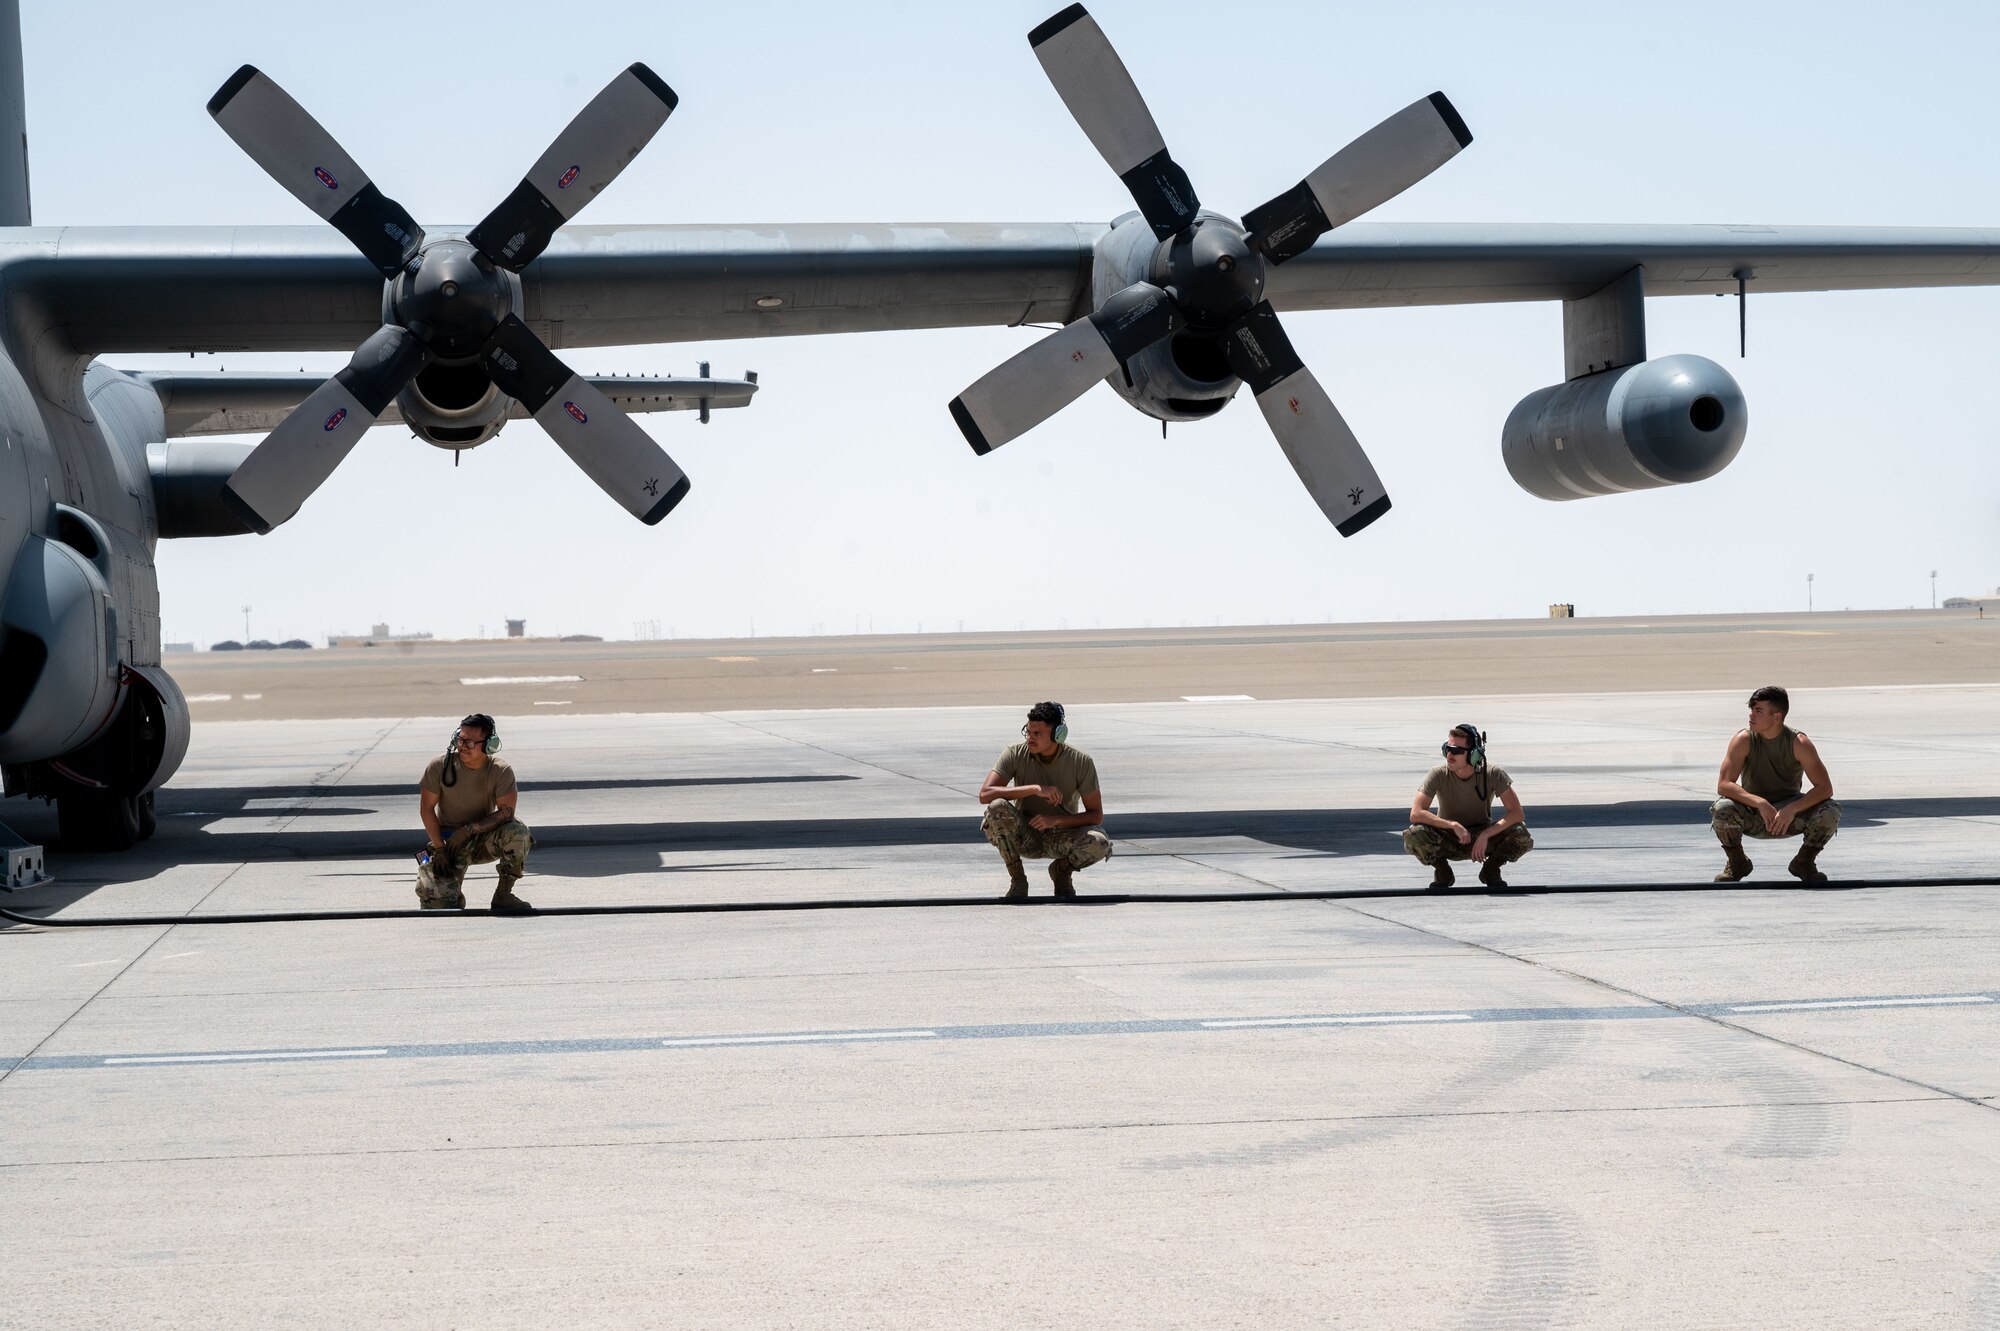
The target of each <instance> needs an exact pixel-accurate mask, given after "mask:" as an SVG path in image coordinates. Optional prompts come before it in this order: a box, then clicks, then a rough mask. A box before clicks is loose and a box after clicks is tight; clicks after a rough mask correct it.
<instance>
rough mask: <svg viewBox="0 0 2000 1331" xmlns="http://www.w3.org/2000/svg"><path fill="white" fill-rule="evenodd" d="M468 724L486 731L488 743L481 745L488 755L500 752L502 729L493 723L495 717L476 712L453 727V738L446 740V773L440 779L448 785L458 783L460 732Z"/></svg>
mask: <svg viewBox="0 0 2000 1331" xmlns="http://www.w3.org/2000/svg"><path fill="white" fill-rule="evenodd" d="M467 726H478V727H479V728H480V729H481V730H483V731H485V732H486V743H484V744H483V745H481V746H480V747H481V748H482V749H484V750H485V751H486V754H487V756H488V757H491V756H492V755H493V754H496V753H498V752H500V730H499V728H498V727H497V726H495V725H494V724H493V718H492V717H490V716H488V715H487V714H486V713H484V712H474V713H473V714H472V715H471V716H468V717H466V718H465V719H464V720H463V721H460V722H459V723H458V724H457V725H455V726H453V727H452V728H451V738H450V739H447V740H446V741H445V742H444V773H443V775H442V776H440V777H439V778H438V779H439V780H440V781H442V782H444V784H445V785H447V786H455V785H457V784H458V732H459V731H461V730H463V729H465V728H466V727H467Z"/></svg>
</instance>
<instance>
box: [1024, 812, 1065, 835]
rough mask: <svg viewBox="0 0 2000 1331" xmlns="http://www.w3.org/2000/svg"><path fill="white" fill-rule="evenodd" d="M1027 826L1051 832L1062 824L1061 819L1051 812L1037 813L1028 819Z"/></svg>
mask: <svg viewBox="0 0 2000 1331" xmlns="http://www.w3.org/2000/svg"><path fill="white" fill-rule="evenodd" d="M1028 826H1030V827H1032V828H1034V829H1035V830H1036V831H1037V832H1052V831H1054V830H1055V829H1056V828H1058V827H1061V826H1062V819H1060V818H1058V817H1057V816H1056V815H1055V814H1052V813H1038V814H1036V815H1035V816H1034V817H1033V818H1030V819H1029V820H1028Z"/></svg>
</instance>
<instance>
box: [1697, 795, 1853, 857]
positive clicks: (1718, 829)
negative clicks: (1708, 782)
mask: <svg viewBox="0 0 2000 1331" xmlns="http://www.w3.org/2000/svg"><path fill="white" fill-rule="evenodd" d="M1778 807H1779V808H1781V809H1782V808H1784V807H1785V806H1784V805H1782V804H1780V805H1779V806H1778ZM1708 820H1709V826H1710V827H1713V828H1714V829H1715V839H1716V840H1717V841H1720V842H1722V843H1723V844H1724V845H1727V844H1728V843H1729V842H1731V841H1737V840H1741V839H1742V838H1744V837H1755V838H1756V839H1757V840H1759V841H1768V840H1769V839H1770V838H1771V834H1770V833H1769V832H1766V831H1765V830H1764V819H1763V817H1762V816H1761V815H1760V814H1759V813H1758V812H1757V811H1756V810H1755V809H1753V808H1751V807H1750V806H1749V805H1747V804H1738V803H1737V802H1736V801H1735V800H1717V801H1716V802H1715V803H1713V804H1711V805H1709V806H1708ZM1839 828H1840V806H1839V805H1838V804H1835V803H1834V802H1833V801H1832V800H1827V801H1826V802H1825V803H1823V804H1815V805H1813V807H1812V808H1810V809H1808V810H1806V812H1805V814H1804V816H1803V817H1799V818H1794V819H1792V825H1791V827H1789V828H1788V829H1786V831H1785V835H1786V836H1788V837H1790V836H1799V835H1801V834H1803V835H1804V836H1805V839H1806V844H1807V845H1808V846H1824V845H1825V844H1826V843H1827V842H1829V841H1831V840H1833V834H1834V833H1835V832H1836V831H1838V830H1839Z"/></svg>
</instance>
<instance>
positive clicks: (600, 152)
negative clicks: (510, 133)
mask: <svg viewBox="0 0 2000 1331" xmlns="http://www.w3.org/2000/svg"><path fill="white" fill-rule="evenodd" d="M679 104H680V98H679V97H677V96H675V95H674V90H673V89H672V88H669V87H668V86H667V85H666V84H665V83H664V82H662V81H661V79H660V76H659V75H658V74H655V73H654V72H653V71H652V70H650V69H648V68H646V67H645V66H644V65H633V66H632V67H631V68H630V69H627V70H626V71H625V72H624V73H622V74H620V75H619V76H618V77H617V78H615V79H613V80H611V82H610V83H608V84H606V85H605V88H604V91H603V92H600V93H598V94H597V96H595V97H593V98H592V99H591V101H590V105H588V106H586V107H584V108H583V110H581V111H579V112H577V113H576V119H574V120H572V121H570V122H569V125H568V127H567V128H566V129H564V130H563V132H562V133H560V134H558V135H556V141H555V142H554V143H552V144H550V145H549V150H548V151H547V152H545V153H543V154H542V156H541V160H539V161H537V162H536V163H535V164H534V166H532V167H530V168H529V170H528V174H527V175H525V176H523V177H522V178H521V183H520V184H519V185H516V186H515V187H514V192H513V193H512V194H509V195H508V196H507V197H506V198H505V199H504V200H502V201H501V203H500V206H499V207H497V208H495V209H494V210H493V211H492V212H490V213H488V214H487V215H486V220H484V221H483V222H481V223H480V224H479V225H478V226H476V227H474V228H472V233H471V234H470V235H468V236H467V237H466V239H467V240H469V241H471V242H472V244H473V246H474V247H475V248H477V249H478V251H479V252H480V253H481V254H484V255H485V256H486V257H487V258H489V259H491V260H492V261H493V262H494V263H496V264H499V265H500V266H501V267H502V268H505V269H508V270H510V271H512V272H516V273H518V272H520V271H521V270H522V269H523V268H526V267H527V266H528V265H529V264H531V263H533V262H534V261H535V259H536V258H537V256H539V255H540V254H541V252H542V251H543V250H545V249H547V248H548V244H549V239H550V237H552V236H554V235H555V233H556V228H557V227H560V226H561V225H562V224H563V223H564V222H567V221H569V219H570V218H572V217H575V216H576V215H577V214H578V213H579V212H581V211H582V210H583V205H585V204H586V203H589V202H590V201H591V200H592V199H594V198H596V197H597V195H598V192H599V191H600V190H602V189H603V188H604V187H605V186H606V185H609V184H610V183H611V182H612V181H614V180H616V179H617V178H618V173H619V172H620V171H623V170H624V169H625V164H626V163H628V162H630V161H631V160H632V159H633V158H634V157H637V156H638V155H639V151H640V149H642V148H644V147H645V146H646V145H647V144H648V143H649V142H651V141H652V138H653V135H655V134H657V133H659V131H660V126H662V125H664V124H666V123H667V117H668V116H670V115H672V114H673V110H674V107H676V106H678V105H679ZM500 128H503V129H504V128H505V126H504V124H503V125H502V126H501V127H500Z"/></svg>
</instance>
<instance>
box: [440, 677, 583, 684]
mask: <svg viewBox="0 0 2000 1331" xmlns="http://www.w3.org/2000/svg"><path fill="white" fill-rule="evenodd" d="M458 682H459V683H461V684H581V683H583V676H582V675H475V676H473V677H472V678H470V679H461V680H459V681H458Z"/></svg>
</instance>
